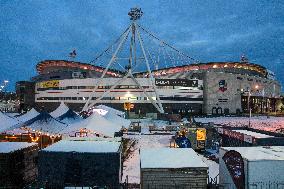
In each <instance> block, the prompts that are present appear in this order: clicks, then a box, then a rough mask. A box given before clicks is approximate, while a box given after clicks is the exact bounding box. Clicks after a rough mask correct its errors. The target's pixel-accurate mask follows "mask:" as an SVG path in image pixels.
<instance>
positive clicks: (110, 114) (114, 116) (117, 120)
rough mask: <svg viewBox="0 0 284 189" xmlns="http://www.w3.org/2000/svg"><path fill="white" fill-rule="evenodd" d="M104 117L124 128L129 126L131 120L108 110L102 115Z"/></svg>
mask: <svg viewBox="0 0 284 189" xmlns="http://www.w3.org/2000/svg"><path fill="white" fill-rule="evenodd" d="M104 117H105V118H106V119H107V120H108V121H111V122H112V123H116V124H118V125H119V126H122V127H124V128H129V126H130V124H131V121H130V120H128V119H124V118H122V117H120V116H118V115H117V114H115V113H114V112H112V111H110V112H108V113H107V114H106V115H104Z"/></svg>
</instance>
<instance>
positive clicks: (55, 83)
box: [39, 80, 59, 88]
mask: <svg viewBox="0 0 284 189" xmlns="http://www.w3.org/2000/svg"><path fill="white" fill-rule="evenodd" d="M39 86H40V88H53V87H59V80H50V81H44V82H41V83H40V84H39Z"/></svg>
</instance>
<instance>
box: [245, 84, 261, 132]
mask: <svg viewBox="0 0 284 189" xmlns="http://www.w3.org/2000/svg"><path fill="white" fill-rule="evenodd" d="M258 88H259V85H255V86H254V89H256V90H258ZM247 92H248V110H249V127H250V126H251V106H250V98H251V92H252V90H251V88H248V89H247Z"/></svg>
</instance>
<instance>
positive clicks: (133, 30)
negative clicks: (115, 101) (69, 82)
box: [82, 8, 164, 113]
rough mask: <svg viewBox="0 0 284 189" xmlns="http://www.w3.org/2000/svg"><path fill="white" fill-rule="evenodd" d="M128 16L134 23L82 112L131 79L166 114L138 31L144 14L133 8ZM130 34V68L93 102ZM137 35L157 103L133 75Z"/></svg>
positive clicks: (139, 9)
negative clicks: (138, 23)
mask: <svg viewBox="0 0 284 189" xmlns="http://www.w3.org/2000/svg"><path fill="white" fill-rule="evenodd" d="M128 15H129V16H130V20H131V21H132V23H131V25H130V26H129V27H128V29H127V30H126V33H125V35H124V37H123V38H122V40H121V41H120V43H119V45H118V48H117V49H116V51H115V53H114V54H113V56H112V59H111V60H110V62H109V63H108V65H107V67H106V68H105V70H104V72H103V74H102V76H101V77H100V79H99V81H98V83H97V84H96V86H95V88H94V90H93V91H92V93H91V94H90V96H89V98H88V100H87V102H86V103H85V105H84V107H83V110H82V111H88V110H89V109H91V108H92V107H93V106H94V105H95V104H96V103H98V102H99V101H100V100H101V99H102V98H103V97H104V96H105V95H106V94H107V93H109V92H110V91H111V90H113V89H114V88H115V87H116V86H117V85H119V84H120V83H122V82H123V81H124V80H126V79H127V78H131V79H132V80H133V81H134V82H135V83H136V85H137V86H138V87H139V88H140V89H141V90H142V91H143V93H144V95H145V96H147V97H148V98H149V100H150V102H151V103H152V104H153V106H154V107H155V108H156V109H157V110H158V111H159V112H160V113H164V109H163V106H162V103H161V101H160V97H159V94H158V92H157V89H156V85H155V80H154V77H153V74H152V72H151V69H150V65H149V61H148V58H147V56H146V53H145V49H144V45H143V40H142V38H141V35H140V32H139V31H138V26H137V24H136V20H138V19H140V18H141V16H142V15H143V12H142V10H141V8H131V9H130V11H129V13H128ZM130 32H131V34H132V35H131V39H130V53H129V63H128V66H126V67H125V69H126V74H125V76H124V77H122V78H121V79H120V80H119V82H117V83H116V84H115V85H113V86H112V87H111V88H110V89H108V90H107V91H105V92H104V93H103V94H102V95H101V96H100V97H98V98H96V100H95V101H94V102H91V101H92V98H93V96H94V94H95V92H96V90H97V88H98V86H99V85H100V84H101V82H102V78H103V77H104V76H105V74H106V72H107V71H108V69H109V68H110V66H111V65H112V64H113V63H114V59H115V58H116V57H117V53H118V52H119V50H120V49H121V48H122V45H123V43H124V42H125V41H126V39H127V37H128V34H129V33H130ZM136 35H137V37H138V38H137V39H138V41H139V45H140V48H141V50H142V52H143V56H144V58H143V59H144V60H145V63H146V66H147V71H148V74H149V76H150V77H149V80H150V83H151V84H152V86H153V89H154V92H155V95H156V102H155V101H154V100H153V99H152V96H151V95H150V94H148V93H147V92H146V90H145V89H144V88H143V87H142V86H141V84H140V83H139V82H138V81H137V80H136V78H135V77H134V76H133V74H132V66H133V62H134V64H135V66H137V65H136Z"/></svg>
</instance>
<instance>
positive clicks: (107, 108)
mask: <svg viewBox="0 0 284 189" xmlns="http://www.w3.org/2000/svg"><path fill="white" fill-rule="evenodd" d="M95 108H96V109H103V110H106V111H108V112H113V113H115V114H116V115H119V116H124V114H125V113H124V112H123V111H119V110H117V109H114V108H111V107H109V106H106V105H102V104H101V105H98V106H96V107H95Z"/></svg>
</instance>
